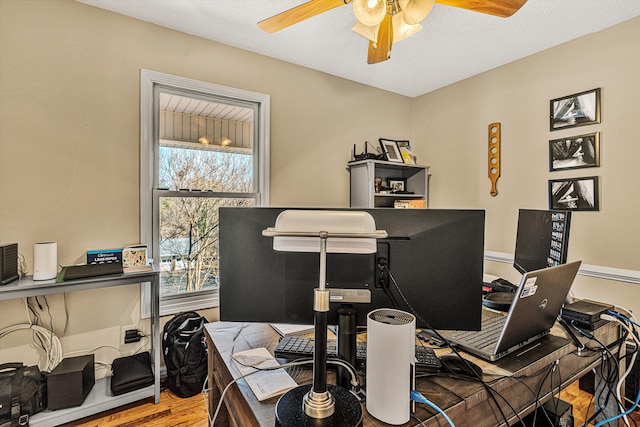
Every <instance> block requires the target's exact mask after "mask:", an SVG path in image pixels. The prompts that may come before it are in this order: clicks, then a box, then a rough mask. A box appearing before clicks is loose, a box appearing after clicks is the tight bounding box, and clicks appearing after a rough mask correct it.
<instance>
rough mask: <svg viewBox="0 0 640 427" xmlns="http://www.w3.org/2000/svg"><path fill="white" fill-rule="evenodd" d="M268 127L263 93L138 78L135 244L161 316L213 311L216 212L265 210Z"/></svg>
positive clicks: (148, 74) (156, 76)
mask: <svg viewBox="0 0 640 427" xmlns="http://www.w3.org/2000/svg"><path fill="white" fill-rule="evenodd" d="M268 123H269V97H268V96H267V95H262V94H257V93H253V92H247V91H243V90H238V89H232V88H227V87H223V86H218V85H214V84H210V83H205V82H200V81H195V80H190V79H185V78H181V77H175V76H170V75H166V74H160V73H156V72H152V71H147V70H143V71H142V75H141V126H140V129H141V135H140V139H141V152H140V159H141V167H140V171H141V176H140V215H141V220H140V229H141V236H140V240H141V242H143V243H146V244H148V245H149V247H150V250H151V256H152V257H153V258H154V262H155V263H156V264H158V265H159V266H160V269H161V274H160V314H161V315H168V314H173V313H177V312H180V311H185V310H196V309H202V308H208V307H215V306H217V303H218V258H219V255H220V254H219V251H218V208H219V207H221V206H266V205H268V188H269V186H268V176H269V170H268V166H269V162H268V153H269V144H268V143H269V140H268ZM148 297H149V295H148V292H147V290H145V288H143V300H144V299H146V298H148ZM143 302H145V301H143ZM147 306H148V305H147V304H143V305H142V307H147ZM144 314H145V313H143V315H144Z"/></svg>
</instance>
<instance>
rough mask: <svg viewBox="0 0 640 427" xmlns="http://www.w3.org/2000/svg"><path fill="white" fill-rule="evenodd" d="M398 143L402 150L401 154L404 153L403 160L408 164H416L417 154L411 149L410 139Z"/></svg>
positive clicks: (399, 148)
mask: <svg viewBox="0 0 640 427" xmlns="http://www.w3.org/2000/svg"><path fill="white" fill-rule="evenodd" d="M396 142H397V143H398V150H400V154H401V155H402V161H404V163H405V164H407V165H415V164H416V156H414V155H413V151H411V145H409V141H396Z"/></svg>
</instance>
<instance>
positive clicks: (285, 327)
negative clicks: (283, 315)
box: [271, 323, 313, 337]
mask: <svg viewBox="0 0 640 427" xmlns="http://www.w3.org/2000/svg"><path fill="white" fill-rule="evenodd" d="M271 327H272V328H273V329H275V331H276V332H277V333H279V334H280V336H283V337H288V336H289V335H300V334H307V333H309V332H313V325H293V324H289V323H271Z"/></svg>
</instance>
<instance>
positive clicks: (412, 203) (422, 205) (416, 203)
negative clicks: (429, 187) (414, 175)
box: [393, 199, 427, 209]
mask: <svg viewBox="0 0 640 427" xmlns="http://www.w3.org/2000/svg"><path fill="white" fill-rule="evenodd" d="M393 207H394V208H397V209H426V208H427V201H426V200H422V199H413V200H394V202H393Z"/></svg>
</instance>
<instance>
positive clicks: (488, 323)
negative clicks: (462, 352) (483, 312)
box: [445, 316, 507, 348]
mask: <svg viewBox="0 0 640 427" xmlns="http://www.w3.org/2000/svg"><path fill="white" fill-rule="evenodd" d="M506 320H507V316H496V317H488V318H485V317H483V319H482V326H481V328H480V330H479V331H454V332H450V333H447V334H446V335H445V336H446V337H447V338H448V339H450V340H452V341H464V342H465V343H468V344H469V345H471V346H473V347H476V348H484V347H488V346H491V345H495V344H496V343H497V342H498V338H499V337H500V332H502V328H503V327H504V323H505V322H506Z"/></svg>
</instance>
